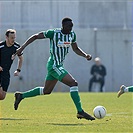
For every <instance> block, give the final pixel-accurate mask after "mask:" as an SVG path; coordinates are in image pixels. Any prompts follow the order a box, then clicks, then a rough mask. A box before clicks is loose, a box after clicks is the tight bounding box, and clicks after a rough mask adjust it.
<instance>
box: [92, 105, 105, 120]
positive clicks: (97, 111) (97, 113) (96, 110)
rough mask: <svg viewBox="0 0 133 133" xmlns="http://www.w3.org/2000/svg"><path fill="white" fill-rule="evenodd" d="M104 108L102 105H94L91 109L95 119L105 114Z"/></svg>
mask: <svg viewBox="0 0 133 133" xmlns="http://www.w3.org/2000/svg"><path fill="white" fill-rule="evenodd" d="M106 112H107V111H106V108H105V107H104V106H100V105H99V106H96V107H95V108H94V109H93V114H94V116H95V117H96V118H97V119H102V118H104V117H105V116H106Z"/></svg>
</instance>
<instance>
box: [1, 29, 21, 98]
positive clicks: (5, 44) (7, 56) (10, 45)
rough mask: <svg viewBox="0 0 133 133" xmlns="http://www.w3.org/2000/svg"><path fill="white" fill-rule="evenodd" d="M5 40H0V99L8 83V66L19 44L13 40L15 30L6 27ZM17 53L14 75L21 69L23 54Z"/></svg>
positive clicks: (9, 66) (4, 94)
mask: <svg viewBox="0 0 133 133" xmlns="http://www.w3.org/2000/svg"><path fill="white" fill-rule="evenodd" d="M5 36H6V40H5V41H2V42H0V100H4V99H5V97H6V92H7V90H8V86H9V83H10V68H11V65H12V63H13V60H14V59H15V56H16V54H15V53H16V50H17V49H18V48H19V47H20V45H19V44H18V43H17V42H15V39H16V31H15V30H14V29H8V30H7V31H6V33H5ZM17 55H18V66H17V70H16V71H15V72H14V76H18V75H19V73H20V71H21V66H22V61H23V56H22V54H17Z"/></svg>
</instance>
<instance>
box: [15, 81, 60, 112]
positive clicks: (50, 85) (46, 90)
mask: <svg viewBox="0 0 133 133" xmlns="http://www.w3.org/2000/svg"><path fill="white" fill-rule="evenodd" d="M57 81H58V80H56V79H54V80H46V81H45V86H44V87H35V88H34V89H31V90H29V91H26V92H16V93H15V102H14V109H15V110H17V109H18V105H19V103H20V102H21V100H22V99H24V98H29V97H35V96H38V95H43V94H44V95H45V94H50V93H51V92H52V90H53V89H54V86H55V85H56V83H57Z"/></svg>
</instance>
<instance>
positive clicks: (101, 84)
mask: <svg viewBox="0 0 133 133" xmlns="http://www.w3.org/2000/svg"><path fill="white" fill-rule="evenodd" d="M99 83H100V92H103V86H104V78H103V77H101V78H100V79H99Z"/></svg>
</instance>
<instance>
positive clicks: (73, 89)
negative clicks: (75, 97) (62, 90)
mask: <svg viewBox="0 0 133 133" xmlns="http://www.w3.org/2000/svg"><path fill="white" fill-rule="evenodd" d="M73 91H78V86H73V87H70V92H73Z"/></svg>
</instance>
